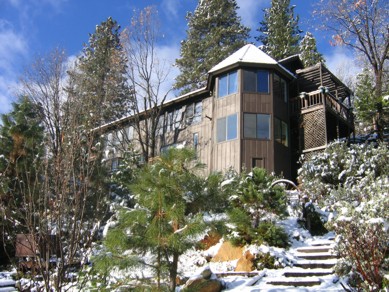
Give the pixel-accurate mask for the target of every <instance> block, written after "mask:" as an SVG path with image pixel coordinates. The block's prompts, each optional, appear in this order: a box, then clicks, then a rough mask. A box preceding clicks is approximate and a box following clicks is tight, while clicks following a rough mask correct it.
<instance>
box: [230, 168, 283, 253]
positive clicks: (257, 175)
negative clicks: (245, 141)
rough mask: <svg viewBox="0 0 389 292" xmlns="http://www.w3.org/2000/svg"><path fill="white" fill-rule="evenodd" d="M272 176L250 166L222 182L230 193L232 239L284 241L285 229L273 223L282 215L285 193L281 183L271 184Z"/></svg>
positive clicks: (238, 241)
mask: <svg viewBox="0 0 389 292" xmlns="http://www.w3.org/2000/svg"><path fill="white" fill-rule="evenodd" d="M274 180H275V177H273V176H271V175H268V174H267V173H266V171H265V170H264V169H260V168H254V169H253V171H252V172H251V173H249V174H247V173H242V174H241V175H240V176H237V177H235V179H234V180H233V181H231V182H230V183H229V184H228V185H227V186H225V188H229V189H230V192H231V193H232V196H231V197H230V208H229V211H228V215H229V218H230V222H231V223H232V226H233V227H232V230H231V235H230V236H231V239H232V240H233V242H235V243H242V244H244V243H249V244H250V243H257V244H261V243H263V242H266V243H268V244H269V245H274V246H281V247H285V246H287V245H288V236H287V235H286V233H285V231H284V230H283V228H281V227H278V226H276V225H275V221H276V220H277V219H278V218H279V217H280V216H283V215H286V205H287V204H286V194H285V192H284V190H283V188H282V187H280V186H272V182H273V181H274ZM231 190H232V191H231Z"/></svg>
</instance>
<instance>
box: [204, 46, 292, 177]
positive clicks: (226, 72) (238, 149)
mask: <svg viewBox="0 0 389 292" xmlns="http://www.w3.org/2000/svg"><path fill="white" fill-rule="evenodd" d="M294 78H295V77H294V75H293V74H292V73H291V72H290V71H288V70H287V69H286V68H284V67H283V66H282V65H280V64H279V63H278V62H277V61H275V60H274V59H272V58H271V57H270V56H268V55H267V54H265V53H264V52H262V51H261V50H260V49H258V48H257V47H256V46H254V45H246V46H244V47H243V48H241V49H240V50H238V51H237V52H235V53H234V54H232V55H231V56H230V57H228V58H227V59H225V60H224V61H222V62H221V63H219V64H218V65H216V66H215V67H213V68H212V69H211V70H210V72H209V87H210V88H213V91H212V127H213V131H214V134H213V141H212V157H211V165H210V170H211V171H212V170H226V169H228V168H230V167H232V168H234V169H235V170H236V171H238V172H240V171H241V170H242V169H247V170H251V169H252V168H253V167H262V168H265V169H266V170H267V171H268V172H275V173H276V174H280V175H283V176H284V177H287V178H290V177H291V150H290V135H289V133H290V130H289V128H290V125H289V120H290V117H289V89H288V84H289V83H290V82H291V81H292V80H294Z"/></svg>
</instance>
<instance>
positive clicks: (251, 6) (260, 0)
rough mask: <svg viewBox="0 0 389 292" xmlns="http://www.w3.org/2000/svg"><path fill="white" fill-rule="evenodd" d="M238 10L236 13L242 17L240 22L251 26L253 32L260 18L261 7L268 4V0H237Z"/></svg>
mask: <svg viewBox="0 0 389 292" xmlns="http://www.w3.org/2000/svg"><path fill="white" fill-rule="evenodd" d="M236 2H237V4H238V6H239V10H238V15H239V16H240V17H241V18H242V23H243V24H244V25H245V26H248V27H250V28H251V31H252V32H254V31H255V30H256V29H257V28H258V27H259V21H260V19H262V9H263V8H265V7H266V5H268V6H269V5H270V3H269V1H268V0H237V1H236Z"/></svg>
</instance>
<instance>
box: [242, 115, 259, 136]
mask: <svg viewBox="0 0 389 292" xmlns="http://www.w3.org/2000/svg"><path fill="white" fill-rule="evenodd" d="M256 121H257V118H256V115H255V114H244V116H243V127H244V129H243V135H244V137H245V138H256Z"/></svg>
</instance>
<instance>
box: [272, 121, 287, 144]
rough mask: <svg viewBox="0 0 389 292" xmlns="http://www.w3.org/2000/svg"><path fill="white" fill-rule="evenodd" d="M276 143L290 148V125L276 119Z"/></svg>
mask: <svg viewBox="0 0 389 292" xmlns="http://www.w3.org/2000/svg"><path fill="white" fill-rule="evenodd" d="M283 137H285V138H283ZM274 141H276V142H277V143H280V144H282V145H284V146H285V147H289V127H288V124H287V123H286V122H284V121H283V120H281V119H279V118H274Z"/></svg>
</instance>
